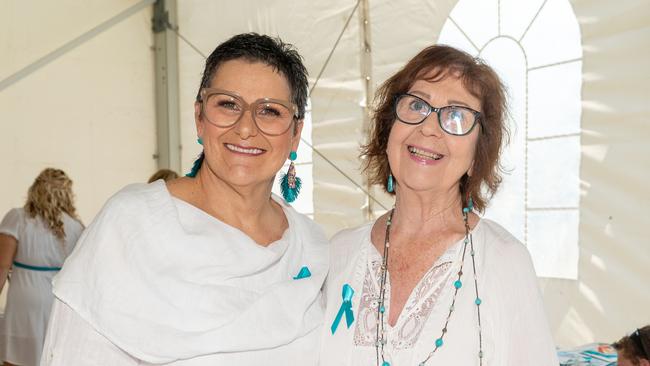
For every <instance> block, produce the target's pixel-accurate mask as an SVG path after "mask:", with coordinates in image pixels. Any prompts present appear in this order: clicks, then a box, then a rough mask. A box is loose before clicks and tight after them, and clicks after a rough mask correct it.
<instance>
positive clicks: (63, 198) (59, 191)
mask: <svg viewBox="0 0 650 366" xmlns="http://www.w3.org/2000/svg"><path fill="white" fill-rule="evenodd" d="M24 207H25V212H27V214H28V215H29V217H32V218H35V217H37V216H38V217H41V218H42V219H43V220H44V221H45V224H46V225H47V227H48V228H49V229H50V230H52V232H53V233H54V236H56V237H57V238H58V239H60V240H61V241H63V240H64V239H65V230H64V227H63V213H64V212H65V213H66V214H68V215H69V216H70V217H72V218H74V219H76V220H78V221H79V222H81V220H79V218H78V217H77V211H76V209H75V207H74V194H73V193H72V180H71V179H70V178H69V177H68V176H67V175H66V174H65V172H64V171H63V170H60V169H54V168H46V169H44V170H43V171H42V172H41V173H40V174H39V175H38V177H36V179H35V180H34V183H32V185H31V187H29V191H28V192H27V202H26V203H25V206H24Z"/></svg>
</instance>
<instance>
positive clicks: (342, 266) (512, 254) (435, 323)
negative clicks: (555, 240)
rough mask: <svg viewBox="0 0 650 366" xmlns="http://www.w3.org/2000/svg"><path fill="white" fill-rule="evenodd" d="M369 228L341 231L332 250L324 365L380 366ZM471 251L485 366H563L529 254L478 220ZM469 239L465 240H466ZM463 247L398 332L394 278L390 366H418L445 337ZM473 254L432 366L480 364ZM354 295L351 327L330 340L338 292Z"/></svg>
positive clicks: (444, 260) (417, 298)
mask: <svg viewBox="0 0 650 366" xmlns="http://www.w3.org/2000/svg"><path fill="white" fill-rule="evenodd" d="M372 225H373V224H372V223H370V224H367V225H364V226H361V227H359V228H356V229H352V230H344V231H342V232H340V233H339V234H337V235H336V236H335V237H334V238H332V240H331V243H330V261H331V263H330V273H329V275H328V279H327V283H326V302H327V310H326V315H325V325H324V330H323V335H322V337H323V340H322V345H321V356H320V365H321V366H330V365H331V366H344V365H349V366H375V365H381V362H379V363H377V353H376V348H375V343H376V340H377V333H376V330H377V301H378V298H379V276H380V265H381V256H380V254H379V253H378V252H377V250H376V248H375V247H374V246H373V245H372V243H371V241H370V233H371V229H372ZM472 238H473V243H474V248H475V260H476V271H477V278H478V290H479V297H480V299H481V305H480V309H481V324H482V332H481V333H482V334H481V335H482V343H483V355H484V356H483V363H482V364H483V365H484V366H492V365H493V366H520V365H527V366H537V365H539V366H549V365H558V360H557V355H556V352H555V347H554V345H553V340H552V338H551V334H550V330H549V326H548V323H547V319H546V314H545V312H544V308H543V304H542V298H541V294H540V291H539V287H538V283H537V277H536V276H535V272H534V269H533V265H532V262H531V260H530V256H529V254H528V252H527V250H526V248H525V247H524V246H523V245H522V244H521V243H520V242H519V241H517V240H516V239H515V238H514V237H512V235H510V234H509V233H508V232H507V231H506V230H505V229H503V228H502V227H501V226H499V225H498V224H496V223H494V222H492V221H490V220H487V219H481V220H480V221H479V223H478V224H477V226H476V227H475V228H474V230H473V231H472ZM463 240H464V239H463ZM463 240H460V241H459V242H457V243H455V244H453V245H452V246H450V247H449V249H448V250H447V251H446V252H445V253H444V254H443V255H442V256H441V257H440V258H439V259H438V261H437V262H436V263H435V264H434V265H433V266H432V267H431V268H430V269H429V271H428V272H427V273H426V274H425V275H424V276H423V277H422V279H421V280H420V282H419V283H418V284H417V286H416V287H415V288H414V290H413V292H412V293H411V295H410V297H409V298H408V300H407V302H406V304H405V306H404V309H403V310H402V313H401V314H400V316H399V317H398V319H397V322H396V323H395V326H393V327H391V326H390V325H389V324H388V322H387V319H388V317H389V314H390V306H389V305H390V294H391V291H390V273H389V275H388V278H387V282H386V285H387V286H386V295H385V306H384V307H385V315H384V322H385V323H384V329H385V330H384V333H385V337H386V340H387V343H386V345H385V346H384V356H385V360H386V361H388V362H389V363H390V365H391V366H417V365H419V364H420V362H422V361H423V360H425V359H426V357H427V355H428V354H429V353H430V352H431V351H432V350H433V349H434V348H435V340H436V339H438V338H440V336H441V334H442V329H443V327H444V324H445V320H446V318H447V315H448V314H449V308H450V305H451V302H452V298H453V293H454V290H455V288H454V285H453V284H454V281H456V280H457V278H458V276H457V272H458V271H459V269H460V265H461V258H462V249H463ZM469 251H470V249H469V246H468V249H467V253H466V256H465V263H464V267H463V273H464V275H463V277H462V284H463V285H462V287H461V288H460V289H459V291H458V295H457V298H456V303H455V305H454V311H453V312H452V315H451V318H450V320H449V324H448V326H447V333H446V334H445V336H444V338H443V340H444V343H443V345H442V346H441V347H440V348H439V349H438V350H437V351H436V352H435V353H434V354H433V356H432V357H431V359H429V361H428V362H427V363H426V365H429V366H431V365H462V366H469V365H479V357H478V353H479V332H478V315H477V311H476V308H477V306H476V304H475V300H476V292H475V289H476V286H475V285H474V281H473V270H472V260H471V256H470V254H469ZM345 284H347V285H349V286H351V287H352V289H353V291H354V294H353V295H352V300H351V302H352V311H353V315H354V322H353V323H352V324H351V326H350V327H349V328H348V327H347V323H346V322H345V315H344V316H343V319H342V320H341V321H340V323H339V324H338V327H337V328H336V331H335V332H334V333H332V330H331V326H332V323H333V322H334V321H335V319H336V317H337V314H338V313H339V310H340V308H341V306H342V303H343V299H342V288H343V286H344V285H345Z"/></svg>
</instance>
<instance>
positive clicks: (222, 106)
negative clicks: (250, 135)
mask: <svg viewBox="0 0 650 366" xmlns="http://www.w3.org/2000/svg"><path fill="white" fill-rule="evenodd" d="M200 95H201V99H200V102H201V111H202V112H203V116H204V117H205V119H207V120H208V122H210V123H211V124H213V125H215V126H218V127H230V126H233V125H234V124H235V123H237V122H238V121H239V120H240V119H241V117H242V116H243V115H244V112H246V111H248V110H250V111H251V116H252V117H253V121H254V122H255V125H256V126H257V128H258V129H259V130H260V131H261V132H262V133H264V134H266V135H271V136H277V135H282V134H283V133H285V132H286V131H287V130H288V129H289V127H291V125H292V123H293V121H294V119H298V115H297V111H298V108H296V106H295V104H293V103H291V102H289V101H286V100H279V99H272V98H261V99H258V100H256V101H254V102H252V103H250V104H249V103H247V102H246V101H245V100H244V99H243V98H242V97H240V96H239V95H237V94H236V93H234V92H231V91H228V90H224V89H216V88H203V89H201V93H200Z"/></svg>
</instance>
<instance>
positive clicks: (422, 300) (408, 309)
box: [354, 244, 455, 350]
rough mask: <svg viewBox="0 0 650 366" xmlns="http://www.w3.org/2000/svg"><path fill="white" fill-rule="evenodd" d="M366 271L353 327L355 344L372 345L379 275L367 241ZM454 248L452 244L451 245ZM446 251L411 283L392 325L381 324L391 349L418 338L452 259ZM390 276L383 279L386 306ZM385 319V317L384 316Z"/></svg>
mask: <svg viewBox="0 0 650 366" xmlns="http://www.w3.org/2000/svg"><path fill="white" fill-rule="evenodd" d="M369 245H370V246H371V247H372V248H370V250H369V253H368V261H367V266H366V267H367V270H366V271H365V272H366V274H365V277H364V280H363V291H362V294H361V297H360V300H359V310H358V320H357V322H356V326H355V330H354V344H355V345H356V346H368V347H374V346H375V342H376V339H377V304H378V300H379V276H380V266H381V256H380V255H379V253H378V252H377V250H376V249H375V248H374V246H372V244H369ZM454 247H455V246H454ZM450 250H453V248H450ZM448 254H449V253H445V254H444V255H443V256H442V257H441V259H440V260H439V261H438V262H437V263H436V264H435V265H434V266H433V267H431V268H430V269H429V271H427V273H425V275H424V276H423V277H422V279H421V280H420V282H418V284H417V285H416V286H415V288H414V289H413V292H412V293H411V294H410V295H409V298H408V300H407V302H406V305H405V306H404V309H403V310H402V313H401V314H400V316H399V318H398V319H397V323H396V324H395V327H391V326H390V325H388V323H386V324H385V326H384V329H385V330H386V336H387V338H388V343H389V344H390V345H391V346H392V348H394V349H398V350H399V349H409V348H412V347H413V346H414V345H415V343H416V342H417V340H418V338H419V337H420V333H421V332H422V329H423V328H424V325H425V324H426V321H427V319H428V318H429V314H430V313H431V310H432V309H433V307H434V305H435V304H436V302H437V300H438V298H439V296H440V293H441V292H442V290H443V288H444V285H445V284H446V283H447V280H448V278H449V274H450V273H451V271H450V269H451V265H452V260H451V259H450V256H449V255H448ZM390 295H391V287H390V275H389V276H388V278H387V279H386V296H385V299H386V305H385V306H386V308H387V310H388V304H390ZM385 321H386V322H387V318H386V319H385Z"/></svg>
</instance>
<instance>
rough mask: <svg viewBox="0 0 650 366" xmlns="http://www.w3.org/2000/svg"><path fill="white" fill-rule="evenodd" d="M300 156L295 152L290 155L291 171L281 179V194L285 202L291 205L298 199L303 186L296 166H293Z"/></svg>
mask: <svg viewBox="0 0 650 366" xmlns="http://www.w3.org/2000/svg"><path fill="white" fill-rule="evenodd" d="M297 157H298V154H296V152H295V151H292V152H291V154H289V160H291V164H289V171H287V173H286V174H283V175H282V177H281V178H280V192H281V193H282V197H283V198H284V200H285V201H287V202H289V203H291V202H293V201H295V200H296V198H298V194H299V193H300V187H301V186H302V181H301V180H300V178H299V177H296V166H295V165H294V164H293V161H294V160H296V158H297Z"/></svg>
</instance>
